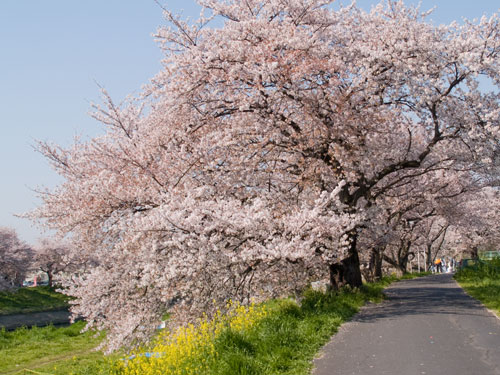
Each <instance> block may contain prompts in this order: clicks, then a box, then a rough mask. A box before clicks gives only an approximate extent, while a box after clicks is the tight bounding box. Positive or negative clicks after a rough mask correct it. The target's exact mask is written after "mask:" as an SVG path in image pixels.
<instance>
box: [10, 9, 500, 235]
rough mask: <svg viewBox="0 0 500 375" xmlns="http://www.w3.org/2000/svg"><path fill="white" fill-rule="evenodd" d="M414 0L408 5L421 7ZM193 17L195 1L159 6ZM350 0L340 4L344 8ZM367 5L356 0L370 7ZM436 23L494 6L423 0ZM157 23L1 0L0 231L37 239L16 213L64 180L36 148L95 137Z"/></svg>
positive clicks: (151, 58)
mask: <svg viewBox="0 0 500 375" xmlns="http://www.w3.org/2000/svg"><path fill="white" fill-rule="evenodd" d="M417 2H418V1H407V3H413V4H415V3H417ZM162 3H163V4H165V5H166V6H167V7H168V8H170V9H172V10H174V11H176V12H178V11H180V10H181V9H183V10H184V11H183V14H184V15H186V16H191V17H194V18H196V17H197V15H198V13H199V9H200V8H199V7H198V6H197V4H195V2H194V1H193V0H185V1H180V0H171V1H162ZM347 3H349V1H344V4H347ZM376 3H377V1H373V0H360V1H358V5H360V6H361V7H363V8H365V9H369V8H370V6H371V5H373V4H376ZM421 4H422V7H421V8H422V9H423V10H427V9H430V8H433V7H434V6H437V9H436V10H435V12H434V14H433V15H431V17H430V19H431V20H433V21H434V22H435V23H449V22H451V21H453V20H457V21H461V20H462V18H463V17H466V18H469V19H472V18H475V17H481V16H482V15H483V14H486V15H490V14H492V13H494V12H496V11H498V8H499V6H500V5H498V2H497V0H475V1H469V0H455V1H453V0H440V1H439V2H438V1H437V0H423V1H422V2H421ZM161 24H163V18H162V11H161V9H160V8H159V6H158V5H157V4H156V3H155V1H154V0H85V1H76V0H43V1H41V0H0V130H1V133H0V226H9V227H13V228H15V229H16V230H17V231H18V234H19V236H20V237H21V238H22V239H23V240H25V241H27V242H30V243H34V242H35V241H36V239H37V238H38V237H40V236H42V235H43V234H41V233H40V230H39V229H38V228H36V227H33V226H32V225H31V223H30V222H29V221H27V220H24V219H19V218H16V217H14V216H13V214H15V213H22V212H26V211H29V210H31V209H33V208H34V207H36V206H37V205H39V204H40V201H39V199H38V198H37V196H36V194H35V193H34V192H33V191H32V189H36V188H37V187H39V186H48V187H53V186H55V185H56V184H57V183H58V182H60V181H61V180H60V178H59V177H58V176H57V175H56V174H55V173H54V172H53V171H52V170H51V169H50V167H49V165H48V163H47V162H46V161H45V160H44V158H43V157H42V156H41V155H40V154H38V153H37V152H35V151H34V150H33V146H34V144H35V140H49V141H54V142H56V143H58V144H62V145H70V144H71V143H72V140H73V138H74V136H76V135H79V136H82V137H83V138H88V137H93V136H95V135H97V134H99V133H100V132H101V131H102V129H101V126H100V125H99V124H98V123H97V122H96V121H94V120H93V119H91V118H90V117H89V116H88V114H87V113H88V111H89V108H90V102H99V88H98V86H97V84H96V82H97V83H99V84H100V85H102V86H104V87H105V88H106V89H107V90H108V91H109V93H110V94H111V96H112V97H113V98H114V99H115V101H116V102H119V101H120V100H122V99H123V98H124V97H125V96H126V95H128V94H134V93H138V92H140V89H141V85H143V84H145V83H147V82H148V80H149V79H150V78H151V77H153V75H154V74H155V73H156V72H157V71H158V70H159V69H160V63H159V61H160V59H161V53H160V50H159V49H158V47H157V46H156V44H155V42H154V41H153V38H152V36H151V34H152V33H153V32H154V31H155V30H156V28H157V27H158V26H160V25H161Z"/></svg>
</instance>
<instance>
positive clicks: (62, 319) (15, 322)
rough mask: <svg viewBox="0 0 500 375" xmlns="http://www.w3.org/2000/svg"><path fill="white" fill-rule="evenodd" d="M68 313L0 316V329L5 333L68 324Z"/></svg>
mask: <svg viewBox="0 0 500 375" xmlns="http://www.w3.org/2000/svg"><path fill="white" fill-rule="evenodd" d="M69 318H70V313H69V312H68V311H67V310H57V311H45V312H38V313H29V314H14V315H0V329H1V328H5V329H6V330H7V331H9V330H13V329H16V328H19V327H22V326H26V327H31V326H39V327H43V326H46V325H49V324H51V323H52V324H54V325H58V324H69Z"/></svg>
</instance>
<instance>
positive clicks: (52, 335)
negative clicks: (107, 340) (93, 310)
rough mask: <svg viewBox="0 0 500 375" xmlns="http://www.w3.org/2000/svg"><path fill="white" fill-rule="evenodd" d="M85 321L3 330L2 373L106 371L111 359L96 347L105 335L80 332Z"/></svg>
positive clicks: (83, 373) (0, 335)
mask: <svg viewBox="0 0 500 375" xmlns="http://www.w3.org/2000/svg"><path fill="white" fill-rule="evenodd" d="M84 324H85V323H84V322H77V323H75V324H72V325H71V326H67V327H54V326H48V327H43V328H37V327H33V328H31V329H28V328H20V329H17V330H15V331H11V332H7V331H5V330H0V374H5V375H7V374H9V375H16V374H28V373H30V372H29V371H28V372H26V371H25V370H26V369H27V370H31V371H36V372H38V373H42V374H54V375H59V374H61V375H62V374H64V375H68V374H78V375H90V374H105V373H108V372H109V371H108V372H106V368H107V367H109V365H110V362H111V360H113V359H116V358H117V356H114V357H111V358H107V357H104V355H103V354H102V352H97V351H94V350H93V348H95V347H96V346H97V345H98V344H99V342H100V340H102V337H94V334H93V333H92V332H86V333H83V334H82V333H80V331H81V330H82V328H83V327H84Z"/></svg>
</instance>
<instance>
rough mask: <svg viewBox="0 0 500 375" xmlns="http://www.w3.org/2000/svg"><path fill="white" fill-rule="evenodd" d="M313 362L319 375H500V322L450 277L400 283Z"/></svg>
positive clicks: (344, 327)
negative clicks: (386, 297)
mask: <svg viewBox="0 0 500 375" xmlns="http://www.w3.org/2000/svg"><path fill="white" fill-rule="evenodd" d="M385 292H386V294H387V296H388V299H387V300H386V301H384V302H383V303H381V304H370V305H367V306H365V307H364V308H363V309H362V310H361V311H360V312H359V313H358V314H357V315H356V316H355V317H354V318H353V319H352V321H350V322H348V323H346V324H344V325H343V326H342V327H341V329H340V330H339V332H338V333H337V334H336V335H335V336H333V337H332V340H331V341H330V343H328V344H327V345H326V346H325V347H324V348H323V350H322V354H321V357H320V358H318V359H316V360H315V361H314V365H315V370H314V371H313V374H314V375H382V374H384V375H414V374H415V375H417V374H418V375H420V374H422V375H441V374H442V375H500V319H499V318H498V317H496V316H495V315H494V314H493V313H491V312H490V311H488V310H487V309H486V308H484V307H483V306H482V305H481V304H480V303H479V302H477V301H476V300H474V299H473V298H471V297H469V296H468V295H467V294H465V292H464V291H463V290H462V289H461V288H460V287H459V286H458V284H457V283H456V282H455V281H454V280H453V279H452V276H451V275H450V274H440V275H433V276H428V277H424V278H418V279H414V280H407V281H400V282H397V283H395V284H393V285H392V286H391V287H389V288H388V289H386V291H385Z"/></svg>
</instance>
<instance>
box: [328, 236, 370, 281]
mask: <svg viewBox="0 0 500 375" xmlns="http://www.w3.org/2000/svg"><path fill="white" fill-rule="evenodd" d="M357 237H358V234H357V232H356V231H354V232H351V233H349V250H348V256H347V257H346V258H345V259H343V260H342V261H340V262H339V263H334V264H331V265H330V284H331V287H332V289H334V290H336V289H340V288H342V287H343V286H345V285H350V286H352V287H360V286H361V285H363V280H362V278H361V267H360V262H359V255H358V250H357V248H356V243H357Z"/></svg>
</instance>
